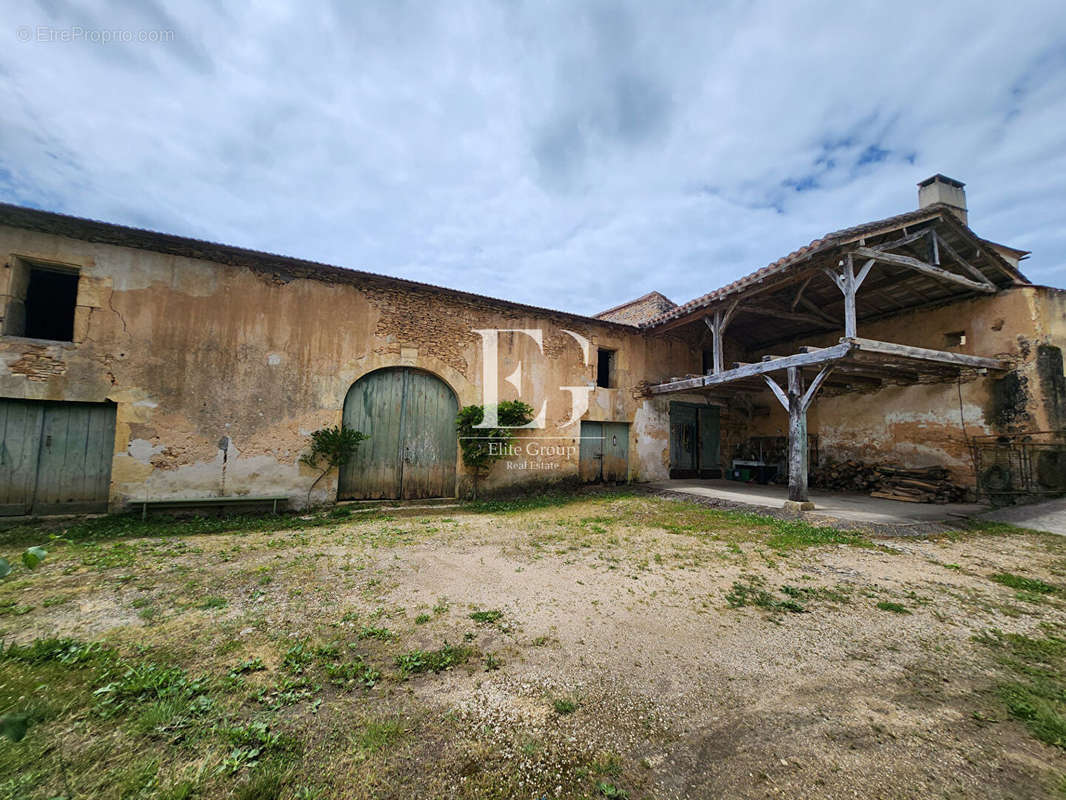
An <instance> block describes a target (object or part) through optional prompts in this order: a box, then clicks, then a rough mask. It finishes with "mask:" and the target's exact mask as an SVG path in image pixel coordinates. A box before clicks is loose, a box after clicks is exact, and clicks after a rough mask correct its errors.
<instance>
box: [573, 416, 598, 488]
mask: <svg viewBox="0 0 1066 800" xmlns="http://www.w3.org/2000/svg"><path fill="white" fill-rule="evenodd" d="M578 455H579V457H578V472H579V473H580V475H581V480H582V481H584V482H585V483H596V482H598V481H600V480H603V423H602V422H582V423H581V447H580V450H579V454H578Z"/></svg>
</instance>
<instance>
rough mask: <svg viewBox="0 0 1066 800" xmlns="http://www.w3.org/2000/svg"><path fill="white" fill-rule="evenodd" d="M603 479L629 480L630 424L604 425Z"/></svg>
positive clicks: (609, 423)
mask: <svg viewBox="0 0 1066 800" xmlns="http://www.w3.org/2000/svg"><path fill="white" fill-rule="evenodd" d="M603 479H604V480H605V481H621V482H625V481H628V480H629V424H628V423H626V422H605V423H603Z"/></svg>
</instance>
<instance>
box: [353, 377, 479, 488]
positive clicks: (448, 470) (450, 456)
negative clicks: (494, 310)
mask: <svg viewBox="0 0 1066 800" xmlns="http://www.w3.org/2000/svg"><path fill="white" fill-rule="evenodd" d="M458 410H459V404H458V402H457V401H456V398H455V393H454V392H452V390H451V388H450V387H449V386H448V385H447V384H446V383H445V382H444V381H442V380H441V379H440V378H438V377H437V376H435V375H432V374H430V373H428V372H422V371H421V370H417V369H411V368H409V367H391V368H388V369H380V370H377V371H376V372H371V373H370V374H369V375H364V376H363V377H362V378H360V379H359V380H358V381H356V382H355V383H354V384H352V388H351V389H349V390H348V396H347V397H346V398H345V399H344V426H345V427H346V428H354V429H355V430H358V431H362V432H363V433H365V434H367V435H368V436H370V438H369V439H367V440H366V441H364V442H363V443H362V444H361V445H360V446H359V450H358V452H357V453H356V456H355V458H354V459H352V460H351V461H349V462H348V463H347V464H345V465H344V466H343V467H341V473H340V480H339V483H338V489H337V496H338V497H339V498H340V499H341V500H385V499H405V500H409V499H418V498H420V497H453V496H455V456H456V450H457V440H456V434H455V415H456V413H457V412H458Z"/></svg>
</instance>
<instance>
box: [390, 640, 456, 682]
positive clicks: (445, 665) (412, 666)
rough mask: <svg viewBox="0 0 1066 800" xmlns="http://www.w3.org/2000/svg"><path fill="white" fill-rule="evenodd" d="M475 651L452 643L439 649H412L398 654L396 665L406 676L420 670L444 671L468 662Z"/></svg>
mask: <svg viewBox="0 0 1066 800" xmlns="http://www.w3.org/2000/svg"><path fill="white" fill-rule="evenodd" d="M473 653H474V651H473V649H472V648H469V647H462V646H458V647H457V646H455V645H450V644H448V643H447V642H446V643H445V644H444V647H442V648H440V649H439V650H412V651H410V652H409V653H402V654H400V655H398V656H396V666H397V667H398V668H399V670H400V674H401V675H402V676H404V677H406V676H408V675H414V674H417V673H420V672H443V671H444V670H446V669H451V668H452V667H455V666H458V665H459V664H464V663H466V661H467V659H469V658H470V656H471V655H473Z"/></svg>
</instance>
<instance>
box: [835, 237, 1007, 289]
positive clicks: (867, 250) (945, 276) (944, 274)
mask: <svg viewBox="0 0 1066 800" xmlns="http://www.w3.org/2000/svg"><path fill="white" fill-rule="evenodd" d="M852 252H853V253H854V254H855V255H857V256H859V257H860V258H869V259H872V260H874V261H879V262H881V263H882V264H892V265H893V266H896V267H906V268H907V269H912V270H914V271H915V272H921V273H922V274H923V275H928V276H929V277H931V278H938V279H940V280H942V281H948V282H950V283H955V284H958V285H959V286H965V287H966V288H967V289H972V290H973V291H975V292H984V293H986V294H994V293H995V292H996V291H998V290H997V289H996V287H995V285H993V284H992V283H989V282H988V281H987V280H985V281H984V282H983V283H978V282H977V281H974V280H970V279H969V278H964V277H963V276H962V275H956V274H955V273H954V272H949V271H948V270H946V269H941V268H940V267H934V266H933V265H932V264H927V263H926V262H924V261H919V260H918V259H917V258H911V257H910V256H901V255H898V254H896V253H885V252H882V251H880V250H874V249H873V248H871V247H856V248H855V249H854V250H853V251H852Z"/></svg>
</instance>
